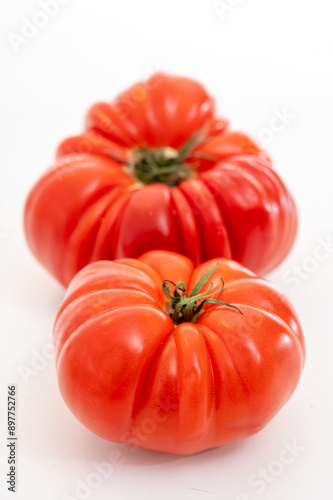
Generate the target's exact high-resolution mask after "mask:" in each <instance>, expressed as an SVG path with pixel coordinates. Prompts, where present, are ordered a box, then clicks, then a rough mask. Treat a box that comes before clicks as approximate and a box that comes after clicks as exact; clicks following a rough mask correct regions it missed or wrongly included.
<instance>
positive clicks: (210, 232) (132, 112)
mask: <svg viewBox="0 0 333 500" xmlns="http://www.w3.org/2000/svg"><path fill="white" fill-rule="evenodd" d="M296 225H297V217H296V210H295V205H294V202H293V200H292V198H291V196H290V194H289V193H288V191H287V189H286V188H285V186H284V184H283V183H282V181H281V180H280V178H279V176H278V175H277V174H276V173H275V172H274V170H273V169H272V165H271V161H270V159H269V158H268V156H267V154H266V153H264V152H263V151H261V150H260V149H259V147H258V146H257V145H256V144H255V143H254V142H253V141H252V140H251V139H250V138H249V137H247V136H246V135H244V134H242V133H239V132H233V131H230V130H229V129H228V126H227V122H226V121H225V120H221V119H218V118H216V117H215V115H214V102H213V100H212V98H211V97H210V96H209V95H208V94H207V92H206V91H205V89H204V88H203V87H202V86H201V85H200V84H199V83H197V82H195V81H193V80H190V79H188V78H180V77H172V76H167V75H164V74H156V75H154V76H152V77H151V78H150V79H149V80H148V81H146V82H143V83H139V84H137V85H134V86H133V87H131V88H130V89H128V90H127V91H126V92H124V93H122V94H121V95H120V96H118V98H117V99H116V100H115V101H114V102H113V103H111V104H106V103H98V104H96V105H94V106H92V108H91V109H90V110H89V112H88V114H87V118H86V131H85V132H84V133H83V134H81V135H80V136H78V137H72V138H69V139H67V140H65V141H64V142H63V143H62V144H61V145H60V147H59V149H58V160H57V162H56V163H55V165H54V166H53V167H52V168H51V169H50V170H48V171H47V172H46V173H45V175H43V177H42V178H41V179H40V180H39V181H38V182H37V184H36V185H35V186H34V187H33V189H32V190H31V192H30V194H29V197H28V199H27V203H26V207H25V232H26V237H27V240H28V243H29V245H30V247H31V249H32V251H33V253H34V254H35V256H36V257H37V259H38V260H39V261H40V262H41V263H42V264H43V265H44V266H45V267H46V268H47V269H48V270H49V271H50V272H51V273H52V274H53V275H54V276H55V277H56V278H57V279H58V280H59V281H60V282H61V283H63V284H64V285H67V284H68V283H69V281H70V280H71V279H72V278H73V276H74V275H75V274H76V272H77V271H78V270H80V269H81V268H82V267H84V266H85V265H86V264H88V263H90V262H93V261H95V260H101V259H114V258H122V257H138V256H139V255H141V254H142V253H143V252H145V251H148V250H152V249H155V248H160V249H166V250H171V251H176V252H180V253H182V254H184V255H186V256H188V257H189V258H190V259H191V260H192V261H193V263H194V264H195V265H197V264H199V263H200V262H204V261H206V260H208V259H211V258H214V257H229V258H233V259H235V260H238V261H239V262H241V263H243V264H244V265H246V266H247V267H249V268H250V269H251V270H253V271H254V272H257V273H260V274H262V273H266V272H268V271H269V270H271V269H273V268H274V267H275V266H277V265H278V264H279V263H280V262H281V261H282V260H283V258H284V257H285V256H286V254H287V253H288V251H289V250H290V248H291V246H292V244H293V241H294V238H295V234H296Z"/></svg>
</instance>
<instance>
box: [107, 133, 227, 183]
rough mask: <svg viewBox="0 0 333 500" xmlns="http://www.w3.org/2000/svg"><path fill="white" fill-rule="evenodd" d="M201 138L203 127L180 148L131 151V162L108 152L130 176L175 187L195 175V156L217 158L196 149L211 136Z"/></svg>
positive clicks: (215, 159)
mask: <svg viewBox="0 0 333 500" xmlns="http://www.w3.org/2000/svg"><path fill="white" fill-rule="evenodd" d="M202 137H203V130H202V129H200V130H199V131H198V132H196V133H195V134H194V135H193V136H192V137H190V138H189V139H188V141H187V142H185V144H184V145H183V146H182V147H181V148H180V149H179V150H178V149H175V148H172V147H169V146H164V147H160V148H148V147H137V148H133V149H132V150H130V151H129V156H128V157H129V159H128V161H123V160H121V159H119V158H118V157H116V156H115V155H114V154H113V153H111V152H109V151H108V152H107V154H108V155H109V156H111V158H113V159H114V160H116V161H118V162H119V163H122V164H123V165H125V166H127V167H128V169H129V173H130V175H131V176H132V177H134V178H135V179H138V180H139V181H141V182H142V183H143V184H152V183H155V182H161V183H163V184H167V185H168V186H170V187H174V186H177V184H179V183H180V182H182V181H184V180H185V179H189V178H195V177H196V172H195V169H196V167H197V166H198V164H199V163H198V162H195V161H193V159H195V158H197V159H200V158H205V159H209V160H211V161H217V158H215V157H212V156H209V155H203V154H201V153H200V152H199V151H194V149H195V148H197V147H198V146H200V145H201V144H203V143H204V142H206V141H207V139H209V136H204V138H203V139H202ZM189 159H192V162H191V163H189V162H187V160H189Z"/></svg>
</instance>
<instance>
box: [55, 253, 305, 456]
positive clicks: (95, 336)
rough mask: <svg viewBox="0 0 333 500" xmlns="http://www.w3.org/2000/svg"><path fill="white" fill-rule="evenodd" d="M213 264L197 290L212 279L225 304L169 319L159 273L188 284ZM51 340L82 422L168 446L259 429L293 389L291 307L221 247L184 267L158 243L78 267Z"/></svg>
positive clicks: (185, 449)
mask: <svg viewBox="0 0 333 500" xmlns="http://www.w3.org/2000/svg"><path fill="white" fill-rule="evenodd" d="M213 265H216V268H215V270H214V272H213V274H212V275H211V277H210V279H209V280H208V282H207V283H206V284H205V285H204V286H203V287H202V288H201V290H197V291H196V294H197V293H199V292H200V293H202V292H204V291H206V292H207V290H208V287H209V284H210V282H212V286H213V288H212V291H211V292H210V293H212V292H216V294H215V295H214V299H219V300H221V301H223V302H227V303H228V304H231V305H232V306H233V307H229V306H228V305H219V304H216V303H207V304H205V305H204V307H203V309H202V310H201V312H200V313H198V314H197V315H196V316H194V318H193V320H192V322H186V321H185V322H183V323H180V324H178V325H176V324H174V322H173V320H172V319H171V317H170V315H169V314H168V312H169V311H170V301H169V299H168V298H167V296H166V295H165V294H164V293H163V291H162V282H163V279H168V280H171V281H173V282H175V283H180V282H182V283H183V284H182V285H181V286H182V287H183V289H184V287H186V289H187V290H188V293H189V292H190V291H191V290H193V288H194V286H195V285H196V283H198V282H199V280H200V279H201V278H202V277H203V276H204V274H205V273H206V272H207V271H208V270H209V269H210V268H211V267H212V266H213ZM221 277H223V279H224V282H225V287H224V289H223V290H222V291H219V290H220V289H221ZM172 288H173V287H172V285H170V289H171V290H172ZM199 288H200V287H199ZM179 295H182V293H181V292H179ZM201 300H202V299H200V300H199V302H200V301H201ZM235 307H238V308H239V309H240V310H241V312H239V311H238V310H236V309H235ZM242 313H243V314H242ZM54 343H55V354H56V365H57V375H58V380H59V387H60V391H61V393H62V396H63V398H64V400H65V402H66V404H67V405H68V407H69V408H70V409H71V411H72V412H73V414H74V415H75V416H76V417H77V418H78V419H79V420H80V421H81V422H82V423H83V424H84V425H85V426H86V427H87V428H89V429H90V430H92V431H93V432H95V433H96V434H98V435H99V436H102V437H103V438H106V439H109V440H112V441H120V442H125V443H128V444H131V445H134V446H139V447H143V448H148V449H153V450H160V451H165V452H170V453H176V454H187V453H194V452H197V451H200V450H203V449H206V448H210V447H215V446H219V445H222V444H225V443H228V442H231V441H234V440H236V439H240V438H244V437H246V436H249V435H251V434H253V433H255V432H257V431H259V430H260V429H262V428H263V427H264V426H265V425H266V424H267V423H268V422H269V420H271V418H272V417H273V416H274V415H275V414H276V413H277V412H278V411H279V410H280V408H281V407H282V406H283V405H284V404H285V403H286V401H287V400H288V399H289V398H290V396H291V395H292V393H293V392H294V390H295V388H296V385H297V383H298V380H299V377H300V374H301V371H302V368H303V363H304V356H305V348H304V340H303V334H302V331H301V327H300V325H299V322H298V319H297V317H296V314H295V312H294V310H293V308H292V306H291V305H290V303H289V302H288V301H287V299H286V298H285V297H283V296H282V295H281V294H280V293H279V292H278V291H277V290H276V289H275V288H274V287H273V286H272V285H271V284H270V283H268V282H267V281H266V280H264V279H262V278H258V277H256V276H255V275H254V274H253V273H252V272H250V271H248V270H247V269H246V268H244V267H243V266H242V265H240V264H238V263H236V262H234V261H232V260H229V259H218V260H216V259H213V260H211V261H209V262H206V263H203V264H201V265H200V266H199V267H197V268H193V263H192V262H191V261H190V260H189V259H188V258H187V257H184V256H181V255H178V254H175V253H171V252H166V251H151V252H148V253H145V254H144V255H143V256H141V257H140V258H139V259H137V260H135V259H127V258H125V259H118V260H116V261H100V262H96V263H93V264H90V265H89V266H87V267H86V268H84V269H83V270H82V271H80V272H79V273H78V275H77V276H76V277H75V278H74V279H73V281H72V282H71V284H70V285H69V288H68V290H67V294H66V298H65V300H64V303H63V304H62V306H61V308H60V311H59V313H58V316H57V319H56V322H55V328H54Z"/></svg>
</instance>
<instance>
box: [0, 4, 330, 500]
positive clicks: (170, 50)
mask: <svg viewBox="0 0 333 500" xmlns="http://www.w3.org/2000/svg"><path fill="white" fill-rule="evenodd" d="M61 3H62V5H59V9H58V12H56V13H55V15H54V16H53V17H50V16H49V17H47V18H46V23H45V25H44V26H43V27H40V28H37V29H36V30H35V32H34V33H33V36H32V37H31V38H30V39H26V40H25V41H24V40H23V41H22V40H21V42H20V43H18V42H17V43H18V45H17V46H16V50H15V43H14V42H13V38H14V37H13V34H15V35H19V36H22V29H23V26H24V24H25V23H26V22H27V21H26V20H24V19H28V20H29V21H36V19H37V23H38V12H40V11H41V7H40V2H38V1H37V0H25V1H24V2H23V0H20V1H18V0H17V1H15V2H13V1H12V0H2V2H1V6H2V7H1V11H2V12H1V15H0V17H1V49H0V50H1V61H2V62H1V113H0V120H1V134H0V137H1V148H2V150H1V157H0V158H1V160H0V164H1V167H0V169H1V180H0V273H1V274H0V280H1V281H0V287H1V319H0V325H1V340H0V342H1V349H0V358H1V359H0V369H1V384H0V415H1V417H0V432H1V443H0V444H1V456H0V497H1V498H6V499H7V498H16V499H20V500H21V499H24V500H29V499H34V500H39V499H43V500H44V499H48V500H53V499H55V500H56V499H58V500H66V499H67V500H68V499H69V498H70V499H73V498H77V499H79V498H91V499H92V500H94V499H101V500H104V499H111V498H115V499H117V500H118V499H119V500H128V499H134V498H135V499H145V500H146V499H151V498H159V499H161V500H164V499H165V500H166V499H168V500H169V499H170V498H175V499H185V500H197V499H200V500H201V499H202V500H204V499H211V500H229V499H230V500H236V499H237V500H249V499H251V500H252V499H253V500H260V499H262V500H266V499H267V500H280V499H281V498H287V499H293V500H298V499H302V500H309V499H311V500H312V499H317V498H320V499H321V500H325V499H331V498H332V491H333V479H332V477H333V474H332V470H333V431H332V394H333V384H332V378H333V377H332V365H333V349H332V345H333V301H332V299H333V293H332V290H333V279H332V278H333V273H332V271H333V226H332V215H333V201H332V198H333V187H332V180H333V177H332V166H333V165H332V132H333V126H332V123H333V98H332V89H333V74H332V52H333V50H332V49H333V35H332V14H333V11H332V2H331V1H330V0H320V1H311V0H293V1H290V0H280V1H279V2H277V1H274V2H273V1H267V0H243V1H239V0H226V1H225V2H220V7H219V8H217V7H216V6H214V2H213V1H208V0H124V1H122V2H121V1H119V2H116V1H113V2H111V1H110V0H109V1H106V0H105V1H91V2H88V1H87V0H80V1H79V0H71V1H68V2H65V1H62V2H61ZM59 4H60V2H59ZM44 17H45V16H44ZM39 20H40V17H39ZM44 20H45V19H44ZM42 21H43V20H42ZM158 69H160V70H163V71H165V72H170V73H174V74H181V75H186V76H190V77H194V78H197V79H198V80H200V81H201V82H202V83H203V84H204V85H205V86H206V87H207V88H208V90H209V91H210V93H211V94H212V95H214V96H215V97H216V100H217V106H218V110H219V112H220V113H222V114H223V115H225V116H226V117H228V118H230V119H231V121H232V125H233V127H234V128H238V129H242V130H244V131H246V132H248V133H249V134H251V135H253V136H255V137H257V138H259V140H261V141H264V142H266V147H267V149H268V151H269V152H270V154H271V155H272V157H273V159H274V163H275V167H276V170H277V171H278V172H279V173H280V175H281V177H282V178H283V179H284V181H285V182H286V184H287V185H288V187H289V188H290V190H291V191H292V193H293V195H294V197H295V199H296V201H297V206H298V211H299V219H300V225H299V232H298V237H297V241H296V243H295V245H294V247H293V250H292V252H291V253H290V255H289V256H288V258H287V259H286V260H285V261H284V263H283V264H282V265H280V267H279V268H277V269H276V270H275V271H274V272H273V273H271V274H270V276H269V279H271V280H272V281H273V282H274V283H275V284H276V285H277V286H278V287H279V288H280V289H281V290H282V291H283V292H284V293H285V294H286V295H287V296H288V297H289V298H290V300H291V301H292V302H293V303H294V305H295V307H296V310H297V311H298V314H299V317H300V319H301V322H302V325H303V328H304V333H305V337H306V345H307V361H306V367H305V370H304V373H303V376H302V379H301V382H300V384H299V386H298V389H297V391H296V392H295V394H294V396H293V397H292V399H291V400H290V402H289V403H288V404H287V405H286V406H285V408H284V409H283V410H282V411H281V412H280V413H279V414H278V415H277V416H276V417H275V419H274V420H273V421H272V422H271V423H270V424H269V425H268V426H267V427H266V428H265V429H264V430H263V431H262V432H260V433H259V434H257V435H255V436H253V437H252V438H250V439H247V440H245V441H242V442H239V443H236V444H232V445H229V446H226V447H223V448H219V449H214V450H210V451H206V452H203V453H200V454H197V455H194V456H190V457H176V456H171V455H166V454H161V453H153V452H149V451H145V450H137V451H135V452H131V451H130V449H129V448H128V447H126V446H124V445H119V444H115V443H109V442H107V441H103V440H102V439H100V438H97V437H96V436H94V435H93V434H91V433H90V432H89V431H87V430H86V429H84V428H83V427H82V426H81V424H80V423H79V422H78V421H76V420H75V418H74V417H73V416H72V415H71V414H70V412H69V411H68V410H67V408H66V407H65V405H64V403H63V401H62V399H61V397H60V394H59V392H58V388H57V382H56V376H55V369H54V364H53V360H52V359H51V358H52V353H51V345H50V334H51V331H52V323H53V318H54V316H55V314H56V311H57V309H58V307H59V305H60V302H61V300H62V297H63V295H64V290H63V289H62V288H61V286H60V285H58V284H57V283H56V282H55V280H54V279H53V278H52V277H51V276H49V275H48V274H47V273H46V271H44V269H43V268H41V267H40V266H39V264H38V263H37V262H36V261H35V260H34V258H33V257H32V255H31V254H30V252H29V250H28V248H27V246H26V244H25V240H24V235H23V232H22V210H23V204H24V200H25V197H26V195H27V192H28V190H29V188H30V187H31V186H32V184H33V183H34V182H35V181H36V180H37V178H38V177H39V176H40V174H41V173H42V172H43V171H44V170H45V169H46V167H48V166H50V165H51V163H52V160H53V155H54V151H55V148H56V146H57V144H58V142H59V141H60V140H61V139H63V138H64V137H66V136H68V135H74V134H76V133H78V132H79V131H80V130H81V129H82V122H83V116H84V113H85V111H86V109H87V108H88V106H89V105H90V104H92V103H93V102H95V101H98V100H111V99H112V98H113V97H114V96H115V95H116V94H117V92H119V91H120V90H122V89H123V88H126V87H127V86H128V85H130V84H132V83H134V82H135V81H137V80H140V79H145V78H146V77H147V76H148V75H149V73H151V72H152V71H154V70H158ZM276 110H279V111H282V110H285V111H286V112H287V113H288V114H289V116H290V118H289V119H288V120H286V121H287V122H288V123H285V126H284V127H282V130H280V131H279V132H273V133H270V132H269V131H268V132H267V127H269V124H270V121H271V120H272V118H273V117H274V115H275V113H276ZM323 241H324V242H326V247H325V243H324V244H323ZM318 245H319V246H320V247H321V248H320V249H319V252H320V253H317V251H318ZM318 255H320V259H319V258H318ZM294 266H298V267H294ZM295 273H299V274H300V276H301V277H297V276H296V274H295ZM27 370H28V372H27ZM29 370H30V371H29ZM22 372H25V373H28V375H26V376H22ZM10 383H15V384H17V387H18V393H17V399H18V448H17V453H18V478H17V493H16V494H13V493H9V492H7V489H6V488H7V486H6V483H5V481H6V478H5V474H6V473H7V471H8V465H7V450H6V447H5V444H6V441H5V438H6V401H7V395H6V388H7V385H8V384H10ZM288 446H289V447H290V446H294V447H295V446H296V448H295V450H296V451H294V456H293V455H292V454H291V453H289V454H288V457H289V458H290V463H289V464H286V463H283V461H284V460H283V461H282V462H281V457H284V451H283V450H285V449H286V448H288ZM112 453H113V455H112V456H111V455H110V454H112ZM117 453H118V455H117ZM110 460H111V461H113V465H112V466H111V463H110ZM101 462H106V463H107V464H109V465H108V466H107V465H105V464H104V469H105V471H107V476H108V477H105V478H102V476H101V475H96V474H98V473H97V472H96V467H98V465H96V464H101ZM94 464H95V465H94ZM263 470H265V471H266V472H263ZM263 474H266V475H265V478H264V479H263V477H261V482H259V483H258V478H259V475H263ZM80 481H81V482H80ZM82 484H85V485H86V487H85V490H84V488H83V487H81V489H80V488H79V485H81V486H82ZM89 484H90V486H89ZM87 485H88V486H87ZM88 488H90V489H88Z"/></svg>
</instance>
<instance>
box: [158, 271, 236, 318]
mask: <svg viewBox="0 0 333 500" xmlns="http://www.w3.org/2000/svg"><path fill="white" fill-rule="evenodd" d="M215 269H216V265H215V266H213V267H211V268H210V269H209V270H208V271H207V272H206V273H205V274H204V275H203V276H202V278H201V279H200V280H199V281H198V283H197V284H196V285H195V286H194V288H193V289H192V291H191V293H190V295H188V293H187V291H186V286H185V283H182V282H180V283H177V284H176V283H174V282H173V281H170V280H163V284H162V290H163V292H164V293H165V295H166V296H167V297H168V299H169V300H170V303H169V310H170V305H171V310H170V312H169V311H168V312H169V315H170V318H171V319H172V320H173V322H174V324H175V325H176V326H177V325H179V324H180V323H185V322H190V323H195V321H196V319H197V317H198V314H199V313H200V311H202V308H203V306H204V305H205V304H219V305H223V306H227V307H232V308H233V309H236V310H237V311H238V312H240V313H241V314H243V313H242V311H241V310H240V309H238V307H236V306H233V305H231V304H228V303H227V302H222V301H221V300H216V299H208V298H207V297H211V296H212V295H216V294H217V293H220V292H222V290H223V288H224V281H223V278H222V277H221V278H220V279H221V282H222V286H221V288H219V289H218V290H217V291H215V292H213V293H209V292H210V291H211V289H212V288H213V286H214V284H213V282H211V284H210V287H209V289H208V290H206V291H205V292H202V293H199V292H200V290H201V289H202V287H203V286H204V285H205V284H206V283H207V281H208V280H209V278H210V277H211V275H212V274H213V272H214V271H215ZM167 283H171V284H172V285H173V286H174V291H173V295H172V294H171V292H170V288H169V285H168V284H167ZM200 299H204V300H202V301H201V302H200V303H199V300H200Z"/></svg>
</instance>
